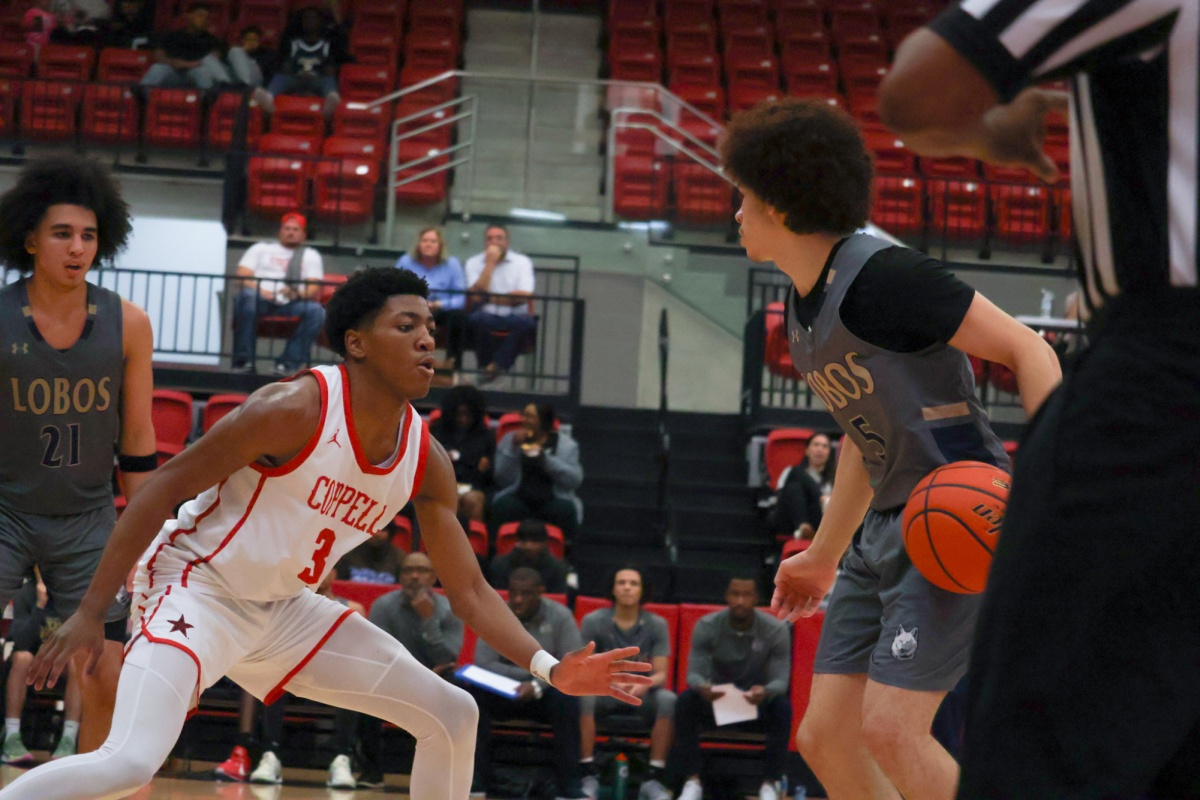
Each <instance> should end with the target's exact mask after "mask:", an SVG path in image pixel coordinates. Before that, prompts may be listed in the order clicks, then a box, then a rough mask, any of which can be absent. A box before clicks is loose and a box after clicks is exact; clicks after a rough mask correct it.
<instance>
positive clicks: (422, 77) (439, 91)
mask: <svg viewBox="0 0 1200 800" xmlns="http://www.w3.org/2000/svg"><path fill="white" fill-rule="evenodd" d="M343 69H344V68H343ZM444 71H445V70H438V69H428V68H425V67H405V68H404V69H402V70H401V71H400V85H401V86H402V87H408V86H415V85H417V84H418V83H422V82H424V81H427V80H429V79H431V78H434V77H436V76H438V75H440V74H442V73H443V72H444ZM457 93H458V79H457V78H448V79H445V80H440V81H437V82H435V83H431V84H429V85H428V86H426V87H424V88H422V89H417V90H415V91H412V92H409V93H408V94H406V95H404V98H403V99H404V100H406V101H407V102H410V103H421V104H422V105H424V106H426V107H428V106H436V105H437V104H438V103H445V102H446V101H448V100H451V99H452V98H453V97H454V96H455V95H456V94H457ZM378 97H379V95H376V96H375V97H374V98H371V99H378Z"/></svg>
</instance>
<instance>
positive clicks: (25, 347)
mask: <svg viewBox="0 0 1200 800" xmlns="http://www.w3.org/2000/svg"><path fill="white" fill-rule="evenodd" d="M18 353H21V354H24V355H29V342H25V343H23V344H17V343H16V342H13V351H12V354H13V355H14V356H15V355H17V354H18Z"/></svg>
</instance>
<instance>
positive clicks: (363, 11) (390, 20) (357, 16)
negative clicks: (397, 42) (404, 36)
mask: <svg viewBox="0 0 1200 800" xmlns="http://www.w3.org/2000/svg"><path fill="white" fill-rule="evenodd" d="M403 29H404V12H403V10H402V9H401V7H400V5H398V4H397V3H380V4H371V5H367V6H364V7H362V8H356V9H355V10H354V30H356V31H358V32H360V33H362V32H367V31H370V32H373V33H390V34H392V35H393V36H399V35H400V32H401V31H402V30H403Z"/></svg>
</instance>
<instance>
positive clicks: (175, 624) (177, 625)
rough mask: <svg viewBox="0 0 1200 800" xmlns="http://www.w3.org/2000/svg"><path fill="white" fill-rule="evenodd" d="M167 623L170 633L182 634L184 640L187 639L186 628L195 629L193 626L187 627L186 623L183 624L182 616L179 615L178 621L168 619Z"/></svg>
mask: <svg viewBox="0 0 1200 800" xmlns="http://www.w3.org/2000/svg"><path fill="white" fill-rule="evenodd" d="M167 622H169V623H171V633H182V634H183V638H185V639H186V638H188V635H187V632H188V628H194V627H196V626H195V625H189V624H188V623H187V622H185V621H184V619H183V614H180V615H179V619H169V620H167Z"/></svg>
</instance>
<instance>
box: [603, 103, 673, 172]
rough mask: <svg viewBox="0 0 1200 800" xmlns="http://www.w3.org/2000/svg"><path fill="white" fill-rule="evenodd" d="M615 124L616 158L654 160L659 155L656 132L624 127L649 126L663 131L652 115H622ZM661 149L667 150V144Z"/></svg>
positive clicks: (658, 141) (658, 142)
mask: <svg viewBox="0 0 1200 800" xmlns="http://www.w3.org/2000/svg"><path fill="white" fill-rule="evenodd" d="M614 124H616V125H617V130H616V135H615V138H616V143H617V150H616V152H615V153H613V155H614V156H615V157H617V158H624V157H626V156H639V157H646V158H654V157H655V156H656V155H659V152H660V140H659V138H658V136H657V135H655V133H654V131H652V130H647V129H646V128H627V127H623V126H624V125H626V124H636V125H648V126H652V127H654V128H655V129H656V130H661V126H660V125H659V122H658V118H657V117H655V116H653V115H651V114H634V113H630V114H622V115H621V117H620V118H619V120H618V121H617V122H616V123H614ZM661 147H662V148H664V149H665V143H664V144H662V145H661ZM636 166H637V165H635V167H636Z"/></svg>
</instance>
